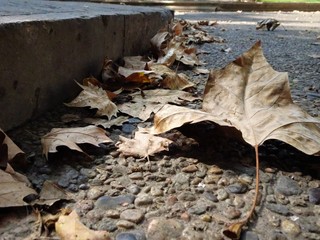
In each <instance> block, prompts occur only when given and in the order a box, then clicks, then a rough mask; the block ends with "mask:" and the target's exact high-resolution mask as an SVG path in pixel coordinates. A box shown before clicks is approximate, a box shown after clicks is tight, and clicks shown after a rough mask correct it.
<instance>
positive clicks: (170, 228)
mask: <svg viewBox="0 0 320 240" xmlns="http://www.w3.org/2000/svg"><path fill="white" fill-rule="evenodd" d="M182 230H183V225H182V224H181V223H180V222H179V221H177V220H175V219H165V218H155V219H153V220H152V221H151V222H150V223H149V225H148V228H147V239H148V240H163V239H179V238H180V236H181V234H182Z"/></svg>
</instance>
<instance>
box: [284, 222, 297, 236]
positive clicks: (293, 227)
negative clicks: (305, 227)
mask: <svg viewBox="0 0 320 240" xmlns="http://www.w3.org/2000/svg"><path fill="white" fill-rule="evenodd" d="M281 230H282V231H283V232H284V233H286V234H288V235H290V236H292V237H296V236H298V235H299V234H300V233H301V228H300V226H299V225H298V224H296V223H295V222H293V221H291V220H287V219H285V220H283V221H282V222H281Z"/></svg>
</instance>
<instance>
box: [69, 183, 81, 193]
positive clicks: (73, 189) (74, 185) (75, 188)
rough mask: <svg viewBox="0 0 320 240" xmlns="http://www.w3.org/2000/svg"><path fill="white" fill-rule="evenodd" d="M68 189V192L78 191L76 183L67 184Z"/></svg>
mask: <svg viewBox="0 0 320 240" xmlns="http://www.w3.org/2000/svg"><path fill="white" fill-rule="evenodd" d="M68 190H69V191H70V192H78V191H79V187H78V186H77V185H76V184H73V183H72V184H70V185H69V186H68Z"/></svg>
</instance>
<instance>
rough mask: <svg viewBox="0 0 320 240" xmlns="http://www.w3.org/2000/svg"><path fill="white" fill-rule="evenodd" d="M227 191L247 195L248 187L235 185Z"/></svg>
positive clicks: (240, 184) (230, 186)
mask: <svg viewBox="0 0 320 240" xmlns="http://www.w3.org/2000/svg"><path fill="white" fill-rule="evenodd" d="M227 189H228V191H229V192H231V193H245V192H247V190H248V187H247V185H245V184H243V183H235V184H231V185H229V186H228V187H227Z"/></svg>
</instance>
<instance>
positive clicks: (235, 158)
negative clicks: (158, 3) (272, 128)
mask: <svg viewBox="0 0 320 240" xmlns="http://www.w3.org/2000/svg"><path fill="white" fill-rule="evenodd" d="M176 17H177V18H184V19H186V20H192V21H197V20H217V21H218V25H216V26H215V27H205V29H206V30H208V31H209V32H210V33H211V34H212V35H214V36H220V37H223V38H224V39H226V42H225V43H219V44H218V43H213V44H212V43H211V44H203V45H201V46H200V50H203V51H206V52H209V54H203V55H202V58H201V60H204V61H205V62H206V63H207V66H206V67H208V68H220V67H223V66H225V65H226V64H227V63H228V62H230V61H232V60H234V59H235V58H236V57H237V56H239V55H240V54H241V53H242V52H243V51H245V50H247V49H249V48H250V47H251V46H252V44H253V43H255V42H256V41H257V40H261V41H262V46H263V49H264V53H265V56H266V58H267V59H268V61H269V62H270V64H271V65H272V66H273V67H274V69H275V70H277V71H286V72H288V73H289V78H290V85H291V88H292V95H293V99H294V101H295V102H296V103H297V104H298V105H300V106H301V107H303V108H304V109H305V110H307V111H308V112H309V113H310V114H311V115H313V116H315V117H319V110H320V92H319V91H320V59H319V55H320V45H319V42H320V41H319V40H318V41H317V37H319V35H320V29H319V26H320V13H319V12H316V13H300V12H293V13H282V12H279V13H240V12H239V13H186V14H184V13H177V14H176ZM269 17H272V18H276V19H277V20H280V21H281V22H282V25H283V26H284V28H283V27H281V26H280V27H278V28H277V29H276V30H275V31H273V32H271V31H270V32H268V31H264V30H259V31H257V30H255V24H256V22H257V21H258V20H262V19H266V18H269ZM227 49H228V50H227ZM226 50H227V51H226ZM185 72H186V73H187V74H188V75H189V76H190V77H191V78H192V79H193V80H194V81H195V82H196V83H197V84H198V85H197V86H198V90H199V91H200V92H201V91H202V90H203V87H204V84H203V83H204V82H205V80H206V78H207V76H205V75H204V76H201V75H200V76H199V75H195V74H194V73H193V72H192V71H188V70H186V71H185ZM70 112H73V113H74V112H76V113H78V114H82V115H85V114H87V112H85V111H82V110H78V109H67V108H66V107H63V106H61V107H60V108H58V109H57V110H56V111H53V112H50V113H48V114H46V115H44V116H42V117H41V118H39V119H36V120H34V121H32V122H30V123H27V124H26V125H24V126H22V127H21V128H18V129H15V130H13V131H11V132H9V133H8V135H9V136H10V137H11V138H12V139H13V140H14V141H15V142H16V143H17V144H18V145H19V146H20V147H21V148H22V149H23V150H24V151H25V152H26V153H27V154H28V156H29V160H30V167H29V168H28V170H27V171H26V173H25V174H26V175H27V176H28V178H29V179H30V181H31V182H32V184H33V186H34V187H35V188H36V189H37V190H40V189H41V186H42V184H43V182H44V181H45V180H52V181H54V182H56V183H57V184H58V185H59V186H60V187H62V188H64V189H66V190H67V191H69V192H72V193H73V194H74V196H75V199H76V201H75V202H74V203H70V204H69V206H70V207H72V208H74V209H76V210H77V212H78V213H79V215H80V217H81V221H82V222H83V223H84V224H85V225H87V226H88V227H90V228H92V229H99V230H107V231H109V232H110V234H111V236H112V238H113V239H116V240H143V239H148V240H166V239H185V240H187V239H189V240H195V239H205V240H209V239H210V240H214V239H225V238H224V237H223V235H222V234H221V231H222V229H223V228H224V224H225V223H229V222H232V221H237V220H239V219H241V218H243V217H245V214H246V212H247V211H248V209H249V208H250V207H251V202H252V198H253V194H254V187H255V184H254V173H255V163H254V153H253V149H252V148H251V147H250V146H247V145H245V144H242V143H238V142H234V141H230V142H228V145H222V146H220V147H219V145H217V146H210V148H206V149H205V151H204V149H202V148H200V147H198V146H197V145H196V144H193V142H192V140H191V139H189V138H187V137H186V136H184V135H182V134H181V133H180V132H178V131H173V132H171V133H169V134H168V136H169V137H171V138H173V139H176V146H175V148H174V150H173V151H170V152H165V153H163V154H158V155H156V156H154V157H151V158H150V162H147V161H146V160H141V159H136V158H133V157H124V156H122V155H121V154H119V152H117V151H116V149H115V148H114V147H113V146H110V147H106V149H103V150H101V152H100V154H99V155H98V156H95V160H94V161H93V162H89V163H88V162H83V161H79V159H77V158H78V157H79V156H74V155H71V156H68V157H65V156H64V157H63V156H58V157H56V158H57V159H56V161H50V162H47V161H46V160H45V158H44V157H43V156H42V154H41V146H40V139H39V137H40V136H42V135H44V134H46V133H47V132H49V131H50V129H51V128H53V127H66V124H65V123H63V122H61V120H60V117H61V116H62V115H63V114H65V113H70ZM133 120H134V119H132V122H129V123H127V124H125V125H123V126H122V128H113V129H110V130H109V132H110V136H111V138H112V139H113V140H117V139H118V136H119V135H120V134H121V135H124V136H128V135H130V134H131V131H132V129H133V128H134V127H135V126H136V123H134V121H133ZM81 125H82V126H84V124H81V123H77V124H69V125H68V127H69V126H81ZM208 134H209V132H208ZM220 145H221V144H220ZM260 157H261V171H260V174H261V193H262V195H261V199H260V205H259V206H258V207H257V209H256V210H257V217H256V218H255V219H254V221H253V222H252V223H251V224H250V225H249V226H248V229H247V230H246V231H244V232H243V234H242V236H241V239H248V240H249V239H265V240H267V239H274V240H275V239H320V205H319V204H320V167H319V165H320V164H319V160H320V159H319V157H311V156H307V155H305V154H303V153H301V152H298V151H297V150H295V149H293V148H291V147H289V146H287V145H286V144H283V143H280V142H276V141H273V142H268V143H266V144H265V145H264V146H262V147H261V156H260ZM76 160H77V161H76ZM18 212H19V213H21V214H15V215H14V216H13V215H12V214H10V210H9V211H8V210H7V211H5V212H4V211H3V213H1V214H3V215H2V217H3V219H6V221H5V222H4V221H1V222H0V227H1V228H0V231H1V232H0V239H28V236H30V234H31V233H32V232H33V231H34V230H35V228H36V223H35V220H34V219H33V218H32V216H31V215H28V211H27V209H24V208H23V209H19V211H18ZM20 215H21V216H20ZM17 221H19V223H18V224H19V226H17ZM8 222H9V224H7V223H8ZM29 239H30V238H29ZM48 239H57V237H56V236H54V235H52V236H50V237H48Z"/></svg>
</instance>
